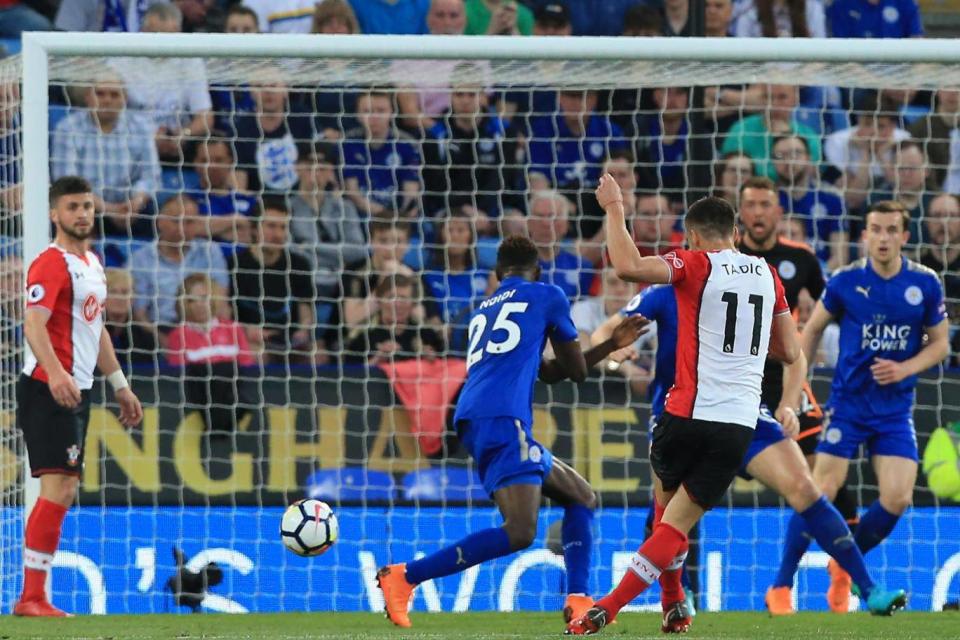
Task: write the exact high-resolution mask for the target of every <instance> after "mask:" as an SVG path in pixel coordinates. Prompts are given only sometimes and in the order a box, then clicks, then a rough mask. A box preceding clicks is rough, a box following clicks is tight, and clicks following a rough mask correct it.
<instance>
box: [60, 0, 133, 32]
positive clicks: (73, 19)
mask: <svg viewBox="0 0 960 640" xmlns="http://www.w3.org/2000/svg"><path fill="white" fill-rule="evenodd" d="M145 10H146V7H145V3H144V2H143V1H142V0H66V1H65V2H61V3H60V8H59V9H58V10H57V17H56V19H55V20H54V26H56V28H57V29H58V30H60V31H120V32H124V31H129V32H131V33H136V32H137V31H140V22H141V20H142V19H143V14H144V11H145Z"/></svg>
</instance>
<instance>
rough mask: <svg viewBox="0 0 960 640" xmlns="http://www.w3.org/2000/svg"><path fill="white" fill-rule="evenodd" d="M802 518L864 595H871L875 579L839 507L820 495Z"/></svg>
mask: <svg viewBox="0 0 960 640" xmlns="http://www.w3.org/2000/svg"><path fill="white" fill-rule="evenodd" d="M800 517H802V518H803V520H804V522H806V523H807V530H808V531H809V532H810V533H811V534H813V537H814V539H816V541H817V543H818V544H819V545H820V548H821V549H823V550H824V551H826V552H827V553H828V554H830V557H831V558H833V559H834V560H836V561H837V562H838V563H839V564H840V566H841V567H843V570H844V571H846V572H847V573H849V574H850V577H851V578H852V579H853V583H854V584H855V585H857V586H858V587H860V593H861V594H862V595H863V597H864V598H869V597H870V592H871V591H872V590H873V580H871V579H870V574H869V573H867V565H866V563H865V562H864V561H863V553H861V552H860V549H859V548H858V547H857V545H856V544H855V543H854V541H853V534H852V533H850V528H849V527H848V526H847V523H846V522H844V520H843V516H842V515H840V512H839V511H837V508H836V507H834V506H833V505H832V504H830V503H829V502H827V499H826V498H825V497H824V496H820V499H818V500H817V501H816V502H814V503H813V504H812V505H810V507H809V508H808V509H807V510H806V511H804V512H803V513H801V514H800Z"/></svg>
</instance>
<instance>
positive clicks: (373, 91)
mask: <svg viewBox="0 0 960 640" xmlns="http://www.w3.org/2000/svg"><path fill="white" fill-rule="evenodd" d="M360 98H386V99H387V100H389V101H390V107H391V108H392V109H393V110H394V111H396V110H397V90H396V89H394V88H393V87H392V86H390V85H377V86H373V87H370V88H369V89H367V90H366V91H363V92H362V93H361V94H360V95H359V96H357V100H359V99H360Z"/></svg>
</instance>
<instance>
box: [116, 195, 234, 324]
mask: <svg viewBox="0 0 960 640" xmlns="http://www.w3.org/2000/svg"><path fill="white" fill-rule="evenodd" d="M199 215H200V212H199V210H198V208H197V203H196V202H195V201H194V200H193V199H192V198H190V197H188V196H180V195H178V196H174V197H172V198H170V199H169V200H167V201H166V202H165V203H164V204H163V206H162V207H161V208H160V212H159V213H158V214H157V220H156V227H157V239H156V240H155V241H154V242H152V243H150V244H147V245H145V246H143V247H141V248H139V249H137V250H136V251H134V252H133V255H132V256H130V272H131V274H132V275H133V282H134V299H133V316H134V318H135V319H136V320H137V321H139V322H146V323H150V324H154V325H160V326H159V329H160V330H161V333H166V332H167V331H168V330H169V328H170V327H171V326H172V325H174V324H175V323H176V322H177V291H178V290H179V288H180V284H181V283H182V282H183V279H184V278H186V277H187V276H188V275H190V274H191V273H206V274H208V275H210V277H211V278H213V279H214V280H215V281H216V282H218V283H219V284H221V285H223V286H226V285H227V282H228V280H227V264H226V261H225V260H224V257H223V252H222V251H221V250H220V247H219V246H218V245H217V244H216V243H214V242H210V241H209V240H205V239H202V230H201V229H200V228H199V227H200V224H199V223H200V220H199Z"/></svg>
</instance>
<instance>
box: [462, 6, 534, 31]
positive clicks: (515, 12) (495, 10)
mask: <svg viewBox="0 0 960 640" xmlns="http://www.w3.org/2000/svg"><path fill="white" fill-rule="evenodd" d="M466 9H467V26H466V30H465V31H464V33H465V34H466V35H468V36H480V35H488V36H529V35H530V34H532V33H533V13H532V12H531V11H530V9H528V8H527V7H525V6H524V5H522V4H520V3H519V2H517V0H467V2H466Z"/></svg>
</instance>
